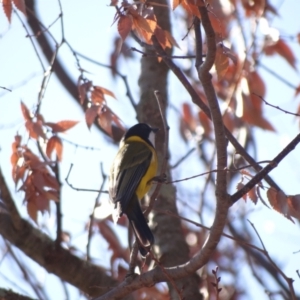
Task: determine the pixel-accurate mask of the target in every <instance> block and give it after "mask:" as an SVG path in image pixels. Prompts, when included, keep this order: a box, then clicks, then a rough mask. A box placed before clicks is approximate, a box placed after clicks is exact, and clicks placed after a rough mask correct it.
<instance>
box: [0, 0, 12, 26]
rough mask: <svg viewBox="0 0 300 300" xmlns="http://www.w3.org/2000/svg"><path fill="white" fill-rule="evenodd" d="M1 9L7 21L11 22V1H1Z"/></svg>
mask: <svg viewBox="0 0 300 300" xmlns="http://www.w3.org/2000/svg"><path fill="white" fill-rule="evenodd" d="M2 7H3V10H4V13H5V15H6V17H7V19H8V22H9V23H10V21H11V13H12V4H11V0H2Z"/></svg>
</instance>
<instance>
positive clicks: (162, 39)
mask: <svg viewBox="0 0 300 300" xmlns="http://www.w3.org/2000/svg"><path fill="white" fill-rule="evenodd" d="M154 35H155V36H156V38H157V40H158V42H159V43H160V45H161V47H162V48H163V49H165V48H166V47H167V43H168V44H170V43H169V41H168V40H167V37H166V34H165V32H164V30H162V29H161V28H160V27H158V26H157V28H156V29H155V32H154ZM169 48H170V47H169Z"/></svg>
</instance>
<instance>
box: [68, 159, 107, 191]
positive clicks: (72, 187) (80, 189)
mask: <svg viewBox="0 0 300 300" xmlns="http://www.w3.org/2000/svg"><path fill="white" fill-rule="evenodd" d="M72 168H73V164H71V165H70V169H69V172H68V174H67V177H66V178H65V181H66V183H67V184H68V186H69V187H70V188H71V189H73V190H75V191H77V192H94V193H104V194H108V191H100V190H95V189H84V188H76V187H74V186H73V185H72V184H71V183H70V182H69V176H70V174H71V170H72Z"/></svg>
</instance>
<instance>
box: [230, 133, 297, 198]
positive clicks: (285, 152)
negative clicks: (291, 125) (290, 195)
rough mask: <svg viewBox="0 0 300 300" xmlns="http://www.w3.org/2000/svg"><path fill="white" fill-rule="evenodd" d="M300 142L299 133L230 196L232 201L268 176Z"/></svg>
mask: <svg viewBox="0 0 300 300" xmlns="http://www.w3.org/2000/svg"><path fill="white" fill-rule="evenodd" d="M299 142H300V134H298V135H297V136H296V137H295V138H294V139H293V140H292V141H291V142H290V143H289V144H288V145H287V146H286V147H285V148H284V149H283V150H282V151H281V152H280V153H279V154H278V155H277V156H276V157H275V158H274V159H273V160H272V161H271V162H270V163H269V164H268V165H267V166H265V167H264V168H263V169H262V170H261V171H260V172H258V173H257V174H256V175H255V176H254V177H253V178H252V179H251V180H250V181H249V182H247V184H245V186H244V187H243V188H241V189H240V190H239V191H237V192H236V193H235V194H233V195H232V196H231V197H230V198H231V201H232V203H235V202H236V201H238V200H239V199H240V198H241V197H242V196H243V195H245V194H246V193H248V192H249V191H250V190H251V189H252V188H253V187H254V186H255V185H256V184H257V183H259V182H260V181H261V180H262V179H264V178H266V176H267V174H268V173H270V172H271V171H272V170H273V169H274V168H276V167H277V166H278V164H279V163H280V162H281V161H282V160H283V159H284V158H285V157H286V156H287V155H288V154H289V153H290V152H291V151H292V150H294V149H295V147H296V146H297V144H298V143H299ZM277 190H279V189H277Z"/></svg>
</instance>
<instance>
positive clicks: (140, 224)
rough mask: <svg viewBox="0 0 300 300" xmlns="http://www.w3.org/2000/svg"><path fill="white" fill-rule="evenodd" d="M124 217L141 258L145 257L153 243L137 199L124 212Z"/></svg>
mask: <svg viewBox="0 0 300 300" xmlns="http://www.w3.org/2000/svg"><path fill="white" fill-rule="evenodd" d="M126 215H127V217H128V219H129V222H130V224H131V226H132V228H133V231H134V233H135V236H136V237H137V239H138V241H139V246H140V247H139V250H140V253H141V255H142V256H146V255H147V254H148V252H149V250H150V247H151V246H152V245H153V243H154V236H153V234H152V232H151V230H150V228H149V226H148V224H147V221H146V219H145V217H144V215H143V212H142V209H141V207H140V204H139V202H138V199H134V201H132V203H131V204H130V205H129V207H128V209H127V211H126Z"/></svg>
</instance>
